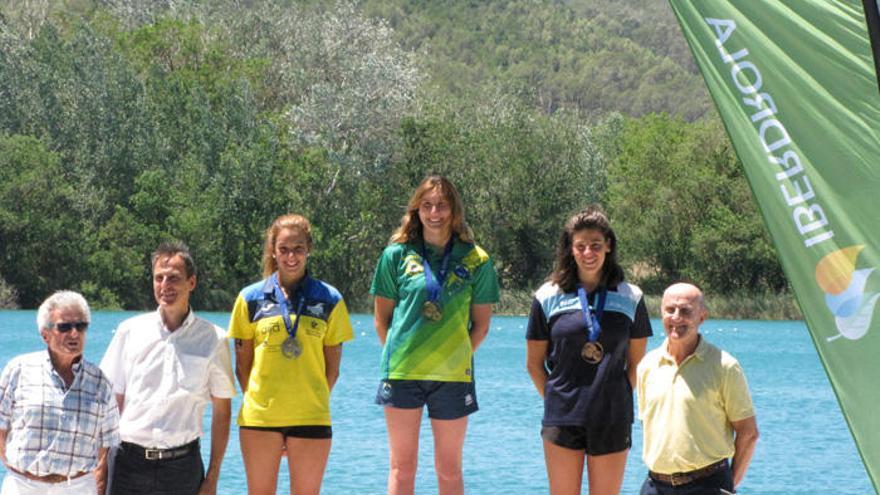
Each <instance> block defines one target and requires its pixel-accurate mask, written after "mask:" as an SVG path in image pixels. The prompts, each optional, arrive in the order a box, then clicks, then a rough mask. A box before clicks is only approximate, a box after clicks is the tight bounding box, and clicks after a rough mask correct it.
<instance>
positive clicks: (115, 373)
mask: <svg viewBox="0 0 880 495" xmlns="http://www.w3.org/2000/svg"><path fill="white" fill-rule="evenodd" d="M126 328H127V327H125V326H119V327H118V328H117V329H116V331H115V332H114V333H113V338H112V339H110V345H108V346H107V351H106V352H104V358H103V359H101V365H100V367H101V371H103V372H104V375H106V376H107V379H108V380H110V385H111V386H112V388H113V393H116V394H124V393H125V382H126V376H125V355H124V350H125V340H126V336H127V335H128V332H127V330H126Z"/></svg>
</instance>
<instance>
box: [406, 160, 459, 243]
mask: <svg viewBox="0 0 880 495" xmlns="http://www.w3.org/2000/svg"><path fill="white" fill-rule="evenodd" d="M433 191H438V192H439V193H440V194H441V195H442V196H443V199H445V200H446V202H447V203H449V206H450V208H451V209H452V218H451V220H450V228H451V229H452V234H453V235H454V236H457V237H458V238H459V240H461V241H462V242H474V234H473V232H471V229H470V227H468V225H467V223H466V222H465V220H464V205H463V204H462V202H461V196H460V195H459V194H458V190H457V189H456V188H455V186H454V185H452V182H450V181H449V179H447V178H446V177H443V176H440V175H429V176H428V177H426V178H425V179H424V180H423V181H422V182H421V183H420V184H419V186H418V187H416V190H415V192H413V194H412V196H411V197H410V198H409V204H407V206H406V213H404V214H403V217H402V218H401V219H400V227H398V228H397V230H395V231H394V233H393V234H391V242H392V243H395V242H396V243H401V244H402V243H406V242H412V241H416V240H419V239H421V238H422V220H421V219H420V218H419V206H420V205H421V203H422V198H424V197H425V195H426V194H428V193H430V192H433Z"/></svg>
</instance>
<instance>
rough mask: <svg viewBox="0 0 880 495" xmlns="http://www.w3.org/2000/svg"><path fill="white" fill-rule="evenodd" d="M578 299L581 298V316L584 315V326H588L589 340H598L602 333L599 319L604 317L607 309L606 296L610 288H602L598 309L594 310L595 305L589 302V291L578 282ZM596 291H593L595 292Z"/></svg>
mask: <svg viewBox="0 0 880 495" xmlns="http://www.w3.org/2000/svg"><path fill="white" fill-rule="evenodd" d="M577 289H578V299H580V300H581V316H583V317H584V326H585V327H587V340H588V341H590V342H596V341H597V340H599V334H600V333H602V327H601V326H600V325H599V320H601V319H602V312H603V311H604V310H605V296H606V295H608V290H607V289H605V288H602V290H600V291H599V298H598V299H599V300H598V301H597V302H596V309H595V311H594V310H593V307H592V306H590V304H589V303H588V302H587V291H586V290H584V288H583V287H582V286H581V285H580V284H578V286H577ZM595 293H596V292H593V294H595Z"/></svg>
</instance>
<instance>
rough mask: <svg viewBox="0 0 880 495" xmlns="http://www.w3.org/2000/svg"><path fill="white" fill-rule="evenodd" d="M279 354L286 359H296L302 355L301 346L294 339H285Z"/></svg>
mask: <svg viewBox="0 0 880 495" xmlns="http://www.w3.org/2000/svg"><path fill="white" fill-rule="evenodd" d="M281 354H283V355H284V357H286V358H287V359H296V358H298V357H299V355H300V354H302V346H301V345H300V344H299V341H298V340H296V337H287V338H286V339H284V342H283V343H282V344H281Z"/></svg>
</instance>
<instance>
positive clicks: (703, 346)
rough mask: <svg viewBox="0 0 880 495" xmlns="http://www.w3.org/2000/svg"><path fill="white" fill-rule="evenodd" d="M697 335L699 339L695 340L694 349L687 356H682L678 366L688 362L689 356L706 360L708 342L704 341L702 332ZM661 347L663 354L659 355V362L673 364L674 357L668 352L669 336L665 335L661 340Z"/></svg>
mask: <svg viewBox="0 0 880 495" xmlns="http://www.w3.org/2000/svg"><path fill="white" fill-rule="evenodd" d="M697 335H698V336H699V338H700V340H699V341H697V347H696V349H694V352H692V353H691V354H690V355H689V356H687V357H686V358H684V360H683V361H682V362H681V365H680V366H683V365H684V363H686V362H688V361H689V360H690V359H691V358H693V359H699V360H700V361H705V360H706V352H707V351H708V350H709V344H708V343H707V342H706V339H705V338H703V335H702V334H697ZM661 348H662V349H663V354H662V355H661V356H660V362H661V363H672V364H675V357H674V356H673V355H672V354H670V353H669V337H666V339H664V340H663V345H662V346H661Z"/></svg>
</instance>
